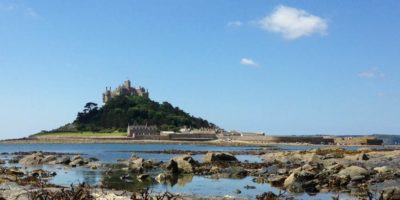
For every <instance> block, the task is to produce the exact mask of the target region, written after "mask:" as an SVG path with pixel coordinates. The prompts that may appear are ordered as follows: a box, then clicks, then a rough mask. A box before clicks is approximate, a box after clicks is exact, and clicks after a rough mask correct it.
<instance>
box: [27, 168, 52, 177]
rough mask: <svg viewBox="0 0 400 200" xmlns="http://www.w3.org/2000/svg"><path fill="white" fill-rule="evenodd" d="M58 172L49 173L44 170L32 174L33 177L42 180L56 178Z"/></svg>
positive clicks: (34, 171)
mask: <svg viewBox="0 0 400 200" xmlns="http://www.w3.org/2000/svg"><path fill="white" fill-rule="evenodd" d="M56 175H57V173H56V172H49V171H45V170H43V169H36V170H33V171H32V172H31V176H33V177H41V178H48V177H53V176H56Z"/></svg>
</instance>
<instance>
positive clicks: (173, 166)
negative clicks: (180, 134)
mask: <svg viewBox="0 0 400 200" xmlns="http://www.w3.org/2000/svg"><path fill="white" fill-rule="evenodd" d="M166 168H167V170H169V171H170V172H171V173H172V174H177V173H179V168H178V163H177V162H175V161H174V160H172V159H171V160H170V161H168V163H166Z"/></svg>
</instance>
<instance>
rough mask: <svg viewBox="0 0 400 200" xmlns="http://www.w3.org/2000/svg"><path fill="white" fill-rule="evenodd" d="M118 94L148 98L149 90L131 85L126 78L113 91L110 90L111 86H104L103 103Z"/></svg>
mask: <svg viewBox="0 0 400 200" xmlns="http://www.w3.org/2000/svg"><path fill="white" fill-rule="evenodd" d="M120 95H126V96H140V97H145V98H149V91H148V90H146V89H145V88H143V87H138V88H134V87H132V86H131V81H130V80H126V81H125V82H124V84H123V85H120V86H118V87H117V89H115V90H114V91H112V90H111V87H110V88H108V87H106V91H105V92H104V93H103V103H107V102H108V101H109V100H110V99H112V98H114V97H116V96H120Z"/></svg>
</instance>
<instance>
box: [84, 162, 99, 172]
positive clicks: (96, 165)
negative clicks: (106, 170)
mask: <svg viewBox="0 0 400 200" xmlns="http://www.w3.org/2000/svg"><path fill="white" fill-rule="evenodd" d="M87 166H88V167H89V168H90V169H93V170H95V169H98V168H99V167H101V163H100V162H90V163H88V164H87Z"/></svg>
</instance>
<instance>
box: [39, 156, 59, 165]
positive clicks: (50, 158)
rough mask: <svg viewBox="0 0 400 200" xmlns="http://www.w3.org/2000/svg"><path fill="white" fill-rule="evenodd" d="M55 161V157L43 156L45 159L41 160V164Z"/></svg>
mask: <svg viewBox="0 0 400 200" xmlns="http://www.w3.org/2000/svg"><path fill="white" fill-rule="evenodd" d="M55 160H57V157H56V156H54V155H48V156H45V157H44V158H43V160H42V163H49V162H51V161H55Z"/></svg>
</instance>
